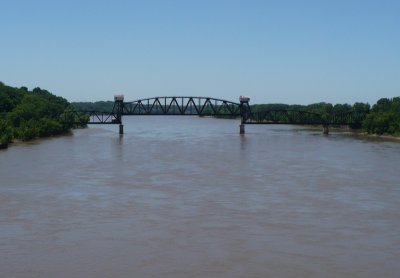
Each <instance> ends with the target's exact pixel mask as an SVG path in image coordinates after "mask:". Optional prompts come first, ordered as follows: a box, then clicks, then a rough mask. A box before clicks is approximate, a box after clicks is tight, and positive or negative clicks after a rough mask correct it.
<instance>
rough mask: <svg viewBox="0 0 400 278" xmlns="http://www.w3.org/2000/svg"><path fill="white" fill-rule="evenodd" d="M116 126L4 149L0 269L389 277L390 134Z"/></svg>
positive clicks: (394, 211)
mask: <svg viewBox="0 0 400 278" xmlns="http://www.w3.org/2000/svg"><path fill="white" fill-rule="evenodd" d="M124 122H125V134H124V136H123V137H122V138H120V137H119V135H118V126H91V127H90V128H88V129H83V130H75V131H74V132H73V134H72V135H70V136H64V137H57V138H51V139H45V140H40V141H36V142H33V143H23V144H17V145H14V146H12V147H11V148H9V149H8V150H2V151H0V277H5V278H9V277H11V278H12V277H399V273H400V263H399V262H400V143H396V142H385V141H379V140H375V141H371V140H366V139H360V138H355V137H352V136H349V135H346V134H335V133H332V134H330V135H329V136H323V135H322V134H321V130H310V129H306V128H304V127H293V126H246V135H245V136H240V135H239V127H238V124H239V123H238V122H237V121H232V120H217V119H208V118H197V117H125V118H124Z"/></svg>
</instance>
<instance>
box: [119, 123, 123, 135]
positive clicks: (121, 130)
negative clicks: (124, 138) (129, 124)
mask: <svg viewBox="0 0 400 278" xmlns="http://www.w3.org/2000/svg"><path fill="white" fill-rule="evenodd" d="M119 134H120V135H121V134H124V125H123V124H120V125H119Z"/></svg>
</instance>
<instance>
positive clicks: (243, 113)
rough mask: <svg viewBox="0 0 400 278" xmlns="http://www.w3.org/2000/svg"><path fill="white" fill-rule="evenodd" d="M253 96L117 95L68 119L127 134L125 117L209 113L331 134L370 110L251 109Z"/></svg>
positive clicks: (357, 124)
mask: <svg viewBox="0 0 400 278" xmlns="http://www.w3.org/2000/svg"><path fill="white" fill-rule="evenodd" d="M249 101H250V99H249V98H248V97H243V96H241V97H240V98H239V102H233V101H228V100H224V99H218V98H212V97H192V96H167V97H153V98H145V99H138V100H135V101H132V102H124V96H123V95H116V96H114V106H113V109H112V110H111V111H109V112H104V111H101V112H100V111H76V110H73V109H71V110H69V111H66V112H65V113H64V114H63V115H62V117H63V121H65V122H74V123H76V124H118V125H119V133H120V134H123V123H122V116H152V115H154V116H200V117H204V116H209V117H221V118H240V133H241V134H244V133H245V128H244V126H245V125H246V124H252V125H256V124H262V125H265V124H275V125H276V124H285V125H321V126H322V127H323V133H324V134H328V132H329V126H343V125H347V126H352V127H358V128H359V127H361V123H362V121H363V120H364V119H365V117H366V115H367V111H355V110H350V111H346V112H344V113H339V114H327V113H325V114H320V113H316V112H313V111H305V110H293V109H270V110H265V111H254V112H252V111H251V107H250V105H249Z"/></svg>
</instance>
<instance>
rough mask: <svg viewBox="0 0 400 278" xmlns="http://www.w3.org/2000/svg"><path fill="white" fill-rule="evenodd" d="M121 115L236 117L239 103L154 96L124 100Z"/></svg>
mask: <svg viewBox="0 0 400 278" xmlns="http://www.w3.org/2000/svg"><path fill="white" fill-rule="evenodd" d="M122 115H137V116H139V115H183V116H185V115H186V116H194V115H197V116H230V117H238V116H240V115H241V113H240V104H239V103H236V102H232V101H228V100H223V99H217V98H211V97H177V96H171V97H154V98H147V99H139V100H136V101H133V102H124V104H123V110H122Z"/></svg>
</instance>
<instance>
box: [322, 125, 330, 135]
mask: <svg viewBox="0 0 400 278" xmlns="http://www.w3.org/2000/svg"><path fill="white" fill-rule="evenodd" d="M322 134H323V135H328V134H329V126H328V125H323V130H322Z"/></svg>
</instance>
